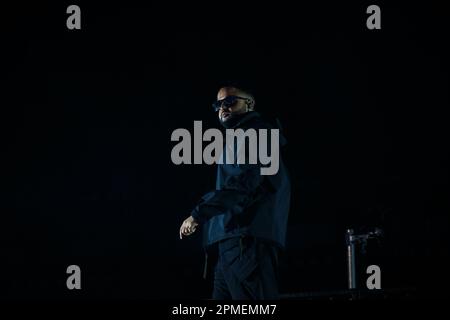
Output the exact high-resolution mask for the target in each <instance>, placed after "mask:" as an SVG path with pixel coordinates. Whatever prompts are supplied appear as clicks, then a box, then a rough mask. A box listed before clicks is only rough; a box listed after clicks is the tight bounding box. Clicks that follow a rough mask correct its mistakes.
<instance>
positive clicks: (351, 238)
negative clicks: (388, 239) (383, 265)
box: [345, 228, 383, 290]
mask: <svg viewBox="0 0 450 320" xmlns="http://www.w3.org/2000/svg"><path fill="white" fill-rule="evenodd" d="M382 234H383V232H382V231H381V229H378V228H376V229H375V230H374V231H373V232H369V233H365V234H359V235H357V234H355V231H354V230H353V229H348V230H347V233H346V235H345V240H346V243H347V274H348V288H349V289H350V290H352V289H357V288H358V283H357V277H356V245H357V244H359V245H361V246H362V248H363V251H364V250H365V247H366V244H367V240H368V239H377V238H379V237H381V236H382Z"/></svg>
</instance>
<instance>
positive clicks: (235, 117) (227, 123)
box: [219, 112, 247, 129]
mask: <svg viewBox="0 0 450 320" xmlns="http://www.w3.org/2000/svg"><path fill="white" fill-rule="evenodd" d="M246 114H247V112H244V113H239V114H235V113H232V114H230V115H229V116H228V117H227V118H226V119H225V120H222V119H219V121H220V124H221V125H222V126H223V127H224V128H225V129H232V128H234V127H235V126H236V125H237V124H238V123H239V121H241V119H242V118H243V117H245V115H246Z"/></svg>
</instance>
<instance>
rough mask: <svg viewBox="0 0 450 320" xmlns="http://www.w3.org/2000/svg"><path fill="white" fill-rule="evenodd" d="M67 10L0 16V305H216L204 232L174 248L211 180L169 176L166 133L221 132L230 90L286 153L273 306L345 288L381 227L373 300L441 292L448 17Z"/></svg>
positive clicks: (196, 171)
mask: <svg viewBox="0 0 450 320" xmlns="http://www.w3.org/2000/svg"><path fill="white" fill-rule="evenodd" d="M69 4H72V3H59V4H54V5H50V4H46V5H40V4H35V5H32V6H29V5H23V6H18V7H16V8H11V9H8V10H5V11H4V12H3V13H4V15H5V19H6V20H5V21H6V23H7V26H6V28H3V29H2V42H3V43H2V47H3V48H4V50H2V51H3V53H4V54H6V56H5V57H4V58H3V62H4V63H5V64H4V67H3V70H4V72H2V74H3V75H4V76H5V77H6V83H4V84H3V85H2V87H3V90H4V91H3V90H2V91H3V92H4V94H3V97H2V103H1V110H2V117H1V119H2V129H3V130H2V131H3V133H2V137H3V139H4V141H5V143H4V144H3V148H2V149H3V150H2V154H3V157H2V158H3V159H5V160H6V164H4V165H3V168H2V182H4V183H3V185H4V187H3V192H2V198H3V201H2V223H1V224H0V226H1V236H2V238H3V239H2V241H1V244H0V249H1V268H2V270H3V271H2V276H3V277H2V280H1V281H2V290H1V296H2V297H6V298H30V299H35V298H63V299H80V298H81V299H84V298H88V299H91V298H207V297H209V294H210V289H211V287H210V284H209V283H208V282H206V281H204V280H202V279H201V274H202V265H203V254H202V250H201V246H200V240H201V239H200V238H201V237H200V234H196V235H194V236H193V237H192V238H190V239H185V240H179V238H178V230H179V226H180V224H181V222H182V221H183V220H184V219H185V218H186V217H187V216H188V215H189V213H190V211H191V209H192V208H193V206H194V205H195V203H196V202H197V200H198V199H199V198H200V196H201V195H202V194H203V193H205V192H207V191H209V190H210V189H211V188H213V187H214V180H215V170H214V169H215V168H214V167H212V166H207V165H191V166H188V165H182V166H176V165H174V164H172V162H171V159H170V151H171V148H172V147H173V145H174V143H172V142H171V141H170V135H171V133H172V131H173V130H174V129H176V128H187V129H189V130H190V131H192V128H193V121H194V120H202V121H203V124H204V127H205V128H207V127H217V126H218V122H217V120H216V115H215V114H214V113H213V112H212V110H211V107H210V104H211V102H212V101H214V99H215V94H216V92H217V89H218V88H219V86H220V84H221V83H222V82H223V81H225V80H239V81H242V82H245V83H247V84H249V86H251V87H252V88H253V91H254V94H255V96H256V100H257V109H258V110H259V111H260V112H261V113H262V114H264V115H266V116H267V117H273V116H277V117H279V118H280V120H281V122H282V123H283V126H284V130H285V134H286V137H287V139H288V142H289V144H288V147H287V150H286V162H287V164H288V166H289V170H290V172H291V178H292V187H293V191H292V205H291V213H290V223H289V231H288V247H287V251H286V253H285V254H284V256H283V259H282V260H281V263H282V264H281V271H282V272H281V279H280V291H281V292H282V293H292V292H304V291H324V290H340V289H345V288H346V285H347V283H346V269H345V241H344V234H345V230H346V229H347V228H349V227H355V228H358V229H359V230H362V231H364V230H366V229H367V228H369V227H374V226H378V227H382V228H383V229H384V231H385V237H384V239H383V241H382V244H381V250H380V253H379V256H378V259H379V260H377V261H378V262H379V264H380V266H381V268H382V286H383V288H416V289H417V290H418V291H419V292H420V294H421V295H425V296H435V295H437V293H436V290H438V291H442V292H444V291H445V289H446V283H447V279H446V278H447V275H446V268H447V267H448V263H447V258H448V255H449V250H448V244H447V242H448V241H447V239H446V232H447V230H448V227H449V218H448V214H449V193H448V192H449V185H448V163H449V154H448V141H447V135H448V124H447V123H448V118H447V113H446V109H447V108H448V106H449V94H448V88H450V86H449V73H448V56H449V55H448V51H447V50H446V43H447V42H448V38H449V37H448V34H447V33H446V32H444V30H445V27H446V19H447V20H448V13H446V11H445V10H443V9H442V8H440V7H439V6H437V5H431V4H425V2H424V3H422V4H414V5H413V4H402V5H400V4H399V5H398V6H394V5H392V4H391V5H388V4H384V3H376V4H378V5H380V7H381V12H382V29H381V30H368V29H367V28H366V19H367V16H368V15H367V14H366V8H367V5H368V4H371V3H368V4H346V5H343V4H334V5H332V4H329V3H325V2H322V3H317V4H315V5H311V4H310V5H305V4H301V5H299V6H297V7H294V6H291V7H287V6H283V5H281V4H280V5H279V6H276V7H275V6H274V5H265V6H262V5H261V6H259V7H256V6H251V7H250V6H249V7H243V6H242V5H238V4H233V3H224V4H222V5H221V6H218V8H214V10H211V9H212V8H206V7H205V6H201V5H198V6H193V5H192V4H190V7H186V6H185V7H180V6H178V5H176V4H172V7H170V8H161V7H157V6H155V5H143V4H140V5H138V4H134V5H133V4H129V3H128V2H127V3H121V4H117V5H114V4H110V3H106V4H102V5H100V4H98V5H93V4H88V3H85V2H79V3H77V4H79V5H80V7H81V16H82V22H81V23H82V28H81V30H68V29H67V28H66V19H67V16H68V15H67V14H66V8H67V6H68V5H69ZM378 262H377V263H378ZM71 264H76V265H79V266H80V267H81V270H82V290H80V291H69V290H68V289H67V288H66V278H67V274H66V268H67V266H68V265H71Z"/></svg>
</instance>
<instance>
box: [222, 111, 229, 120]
mask: <svg viewBox="0 0 450 320" xmlns="http://www.w3.org/2000/svg"><path fill="white" fill-rule="evenodd" d="M230 116H231V112H226V111H223V112H222V120H227V119H228V118H229V117H230Z"/></svg>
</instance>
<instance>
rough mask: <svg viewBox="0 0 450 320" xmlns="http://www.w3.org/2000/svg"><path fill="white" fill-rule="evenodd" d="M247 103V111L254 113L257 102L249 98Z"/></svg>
mask: <svg viewBox="0 0 450 320" xmlns="http://www.w3.org/2000/svg"><path fill="white" fill-rule="evenodd" d="M246 103H247V109H248V110H250V111H253V108H254V107H255V101H254V100H253V99H250V98H248V99H247V100H246Z"/></svg>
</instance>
